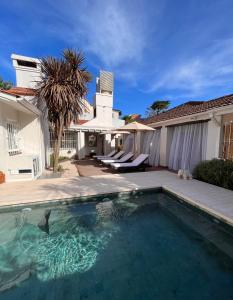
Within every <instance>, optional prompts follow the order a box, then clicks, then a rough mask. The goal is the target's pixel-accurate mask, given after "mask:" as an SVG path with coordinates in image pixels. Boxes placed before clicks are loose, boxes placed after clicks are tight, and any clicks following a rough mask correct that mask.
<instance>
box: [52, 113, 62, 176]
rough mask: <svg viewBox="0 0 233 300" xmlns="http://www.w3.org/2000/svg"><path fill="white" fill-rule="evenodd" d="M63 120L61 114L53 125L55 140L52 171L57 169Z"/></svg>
mask: <svg viewBox="0 0 233 300" xmlns="http://www.w3.org/2000/svg"><path fill="white" fill-rule="evenodd" d="M63 124H64V122H63V117H62V116H61V117H60V118H59V122H58V124H57V125H56V127H55V131H56V132H55V141H54V149H53V156H54V161H53V172H54V173H56V172H57V171H58V162H59V153H60V148H61V139H62V134H63V129H64V125H63Z"/></svg>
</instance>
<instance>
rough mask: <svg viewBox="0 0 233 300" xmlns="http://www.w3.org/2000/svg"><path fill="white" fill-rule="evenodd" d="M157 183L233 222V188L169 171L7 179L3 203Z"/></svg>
mask: <svg viewBox="0 0 233 300" xmlns="http://www.w3.org/2000/svg"><path fill="white" fill-rule="evenodd" d="M154 187H163V188H164V189H166V190H168V191H170V192H172V193H175V194H177V195H178V196H179V197H181V198H183V199H184V201H186V202H189V203H190V204H192V205H194V206H197V207H199V208H201V209H202V210H204V211H207V212H208V213H209V214H212V215H213V216H215V217H218V218H221V219H223V220H224V221H225V222H227V223H229V224H231V225H233V191H230V190H226V189H223V188H220V187H217V186H214V185H210V184H207V183H204V182H200V181H197V180H181V179H179V178H178V177H177V176H176V175H175V174H173V173H171V172H168V171H156V172H153V171H152V172H142V173H125V174H106V175H104V176H90V177H78V176H75V177H70V178H55V179H41V180H37V181H33V182H14V183H6V184H4V185H1V187H0V199H1V200H0V205H1V206H8V205H19V204H28V205H30V204H32V203H33V202H34V203H35V202H46V201H52V200H59V201H60V200H65V199H68V198H73V197H79V196H88V195H97V194H104V193H113V192H124V191H131V190H135V189H143V188H154Z"/></svg>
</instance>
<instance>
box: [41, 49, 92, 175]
mask: <svg viewBox="0 0 233 300" xmlns="http://www.w3.org/2000/svg"><path fill="white" fill-rule="evenodd" d="M83 63H84V56H83V54H82V53H81V52H76V51H74V50H70V49H66V50H64V51H63V53H62V58H60V59H57V58H54V57H47V58H42V59H41V73H42V80H41V81H40V82H38V88H37V89H36V96H37V106H38V107H40V108H41V109H42V110H43V112H44V113H45V114H46V115H47V118H48V121H49V123H50V126H51V129H52V131H53V134H54V145H53V154H54V163H53V171H54V172H57V170H58V158H59V152H60V145H61V139H62V135H63V133H64V129H65V128H67V127H68V126H69V125H70V123H71V121H74V120H77V119H78V118H79V116H80V114H82V112H83V111H84V110H85V109H87V108H86V106H85V102H84V100H83V97H84V96H85V95H86V94H87V83H88V82H90V81H91V74H90V73H89V72H88V71H87V70H86V68H83V67H82V66H83Z"/></svg>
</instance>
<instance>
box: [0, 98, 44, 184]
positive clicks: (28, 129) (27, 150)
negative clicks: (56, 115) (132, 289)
mask: <svg viewBox="0 0 233 300" xmlns="http://www.w3.org/2000/svg"><path fill="white" fill-rule="evenodd" d="M9 121H11V122H15V123H16V124H17V126H18V129H19V133H18V136H19V145H20V148H21V150H22V154H16V155H13V156H10V155H9V151H8V140H7V130H6V124H7V122H9ZM29 155H31V156H33V155H36V156H39V158H40V169H41V170H43V169H44V161H45V160H44V142H43V134H42V131H41V123H40V118H39V117H38V116H36V115H32V114H27V113H25V112H22V111H19V110H17V109H15V108H13V107H12V106H10V105H8V104H5V103H0V170H1V171H3V172H4V173H5V174H6V180H7V181H10V180H14V179H17V180H18V179H23V178H27V177H28V175H23V174H20V175H18V176H12V175H11V174H10V173H9V171H8V170H9V169H12V168H15V169H19V168H24V167H25V168H28V159H29V158H28V157H29ZM24 156H25V157H24ZM26 156H27V158H26ZM23 166H24V167H23ZM29 177H30V176H29Z"/></svg>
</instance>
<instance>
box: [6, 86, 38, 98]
mask: <svg viewBox="0 0 233 300" xmlns="http://www.w3.org/2000/svg"><path fill="white" fill-rule="evenodd" d="M1 92H3V93H5V94H9V95H13V96H35V94H36V93H35V90H34V89H30V88H24V87H12V88H10V89H9V90H1Z"/></svg>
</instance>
